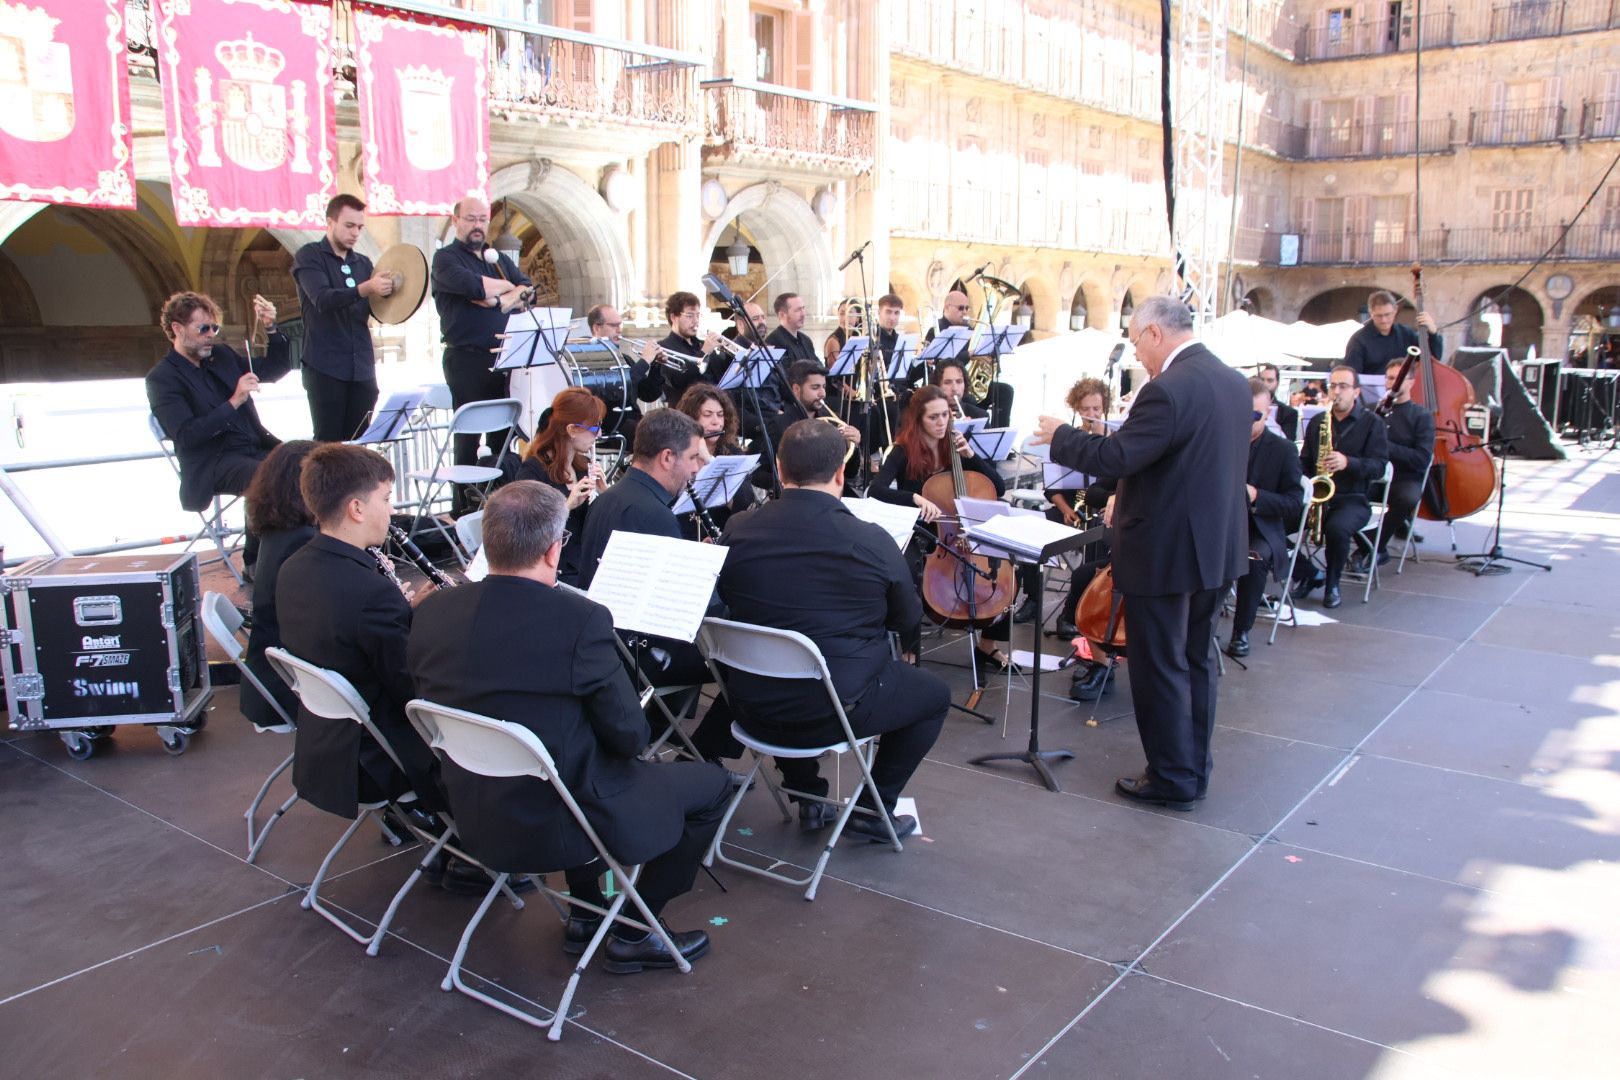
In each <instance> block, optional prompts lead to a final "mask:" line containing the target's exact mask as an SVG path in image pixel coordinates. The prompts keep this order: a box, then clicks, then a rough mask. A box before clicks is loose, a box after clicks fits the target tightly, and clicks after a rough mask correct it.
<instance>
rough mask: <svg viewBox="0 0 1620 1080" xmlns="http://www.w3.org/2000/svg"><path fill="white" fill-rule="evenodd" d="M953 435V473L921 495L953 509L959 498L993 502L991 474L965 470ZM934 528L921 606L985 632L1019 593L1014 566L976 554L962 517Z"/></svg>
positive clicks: (947, 621)
mask: <svg viewBox="0 0 1620 1080" xmlns="http://www.w3.org/2000/svg"><path fill="white" fill-rule="evenodd" d="M952 416H953V417H954V416H955V410H954V409H953V410H952ZM955 434H956V433H955V430H954V429H948V430H947V434H946V439H947V441H948V442H949V443H950V447H951V467H950V469H949V470H941V471H940V472H937V473H935V474H934V475H933V476H930V477H929V478H928V479H927V480H926V481H924V483H923V490H922V497H923V498H925V499H927V500H928V501H929V502H931V503H933V504H934V505H935V506H941V507H943V506H949V507H952V508H953V509H954V508H955V506H956V500H957V499H961V498H970V499H992V500H993V499H995V498H996V497H997V496H996V486H995V484H994V483H993V482H992V481H991V480H990V478H989V477H988V476H985V475H983V474H982V473H977V472H968V471H967V470H966V469H964V468H962V455H961V454H960V453H959V452H958V451H957V449H956V440H955V437H954V436H955ZM936 527H937V530H938V540H937V542H936V544H935V547H934V550H933V551H931V552H929V554H928V557H927V559H925V560H924V562H923V572H922V599H923V606H925V607H926V608H927V609H928V614H929V617H930V618H932V619H933V620H934V622H936V623H938V624H939V625H941V626H949V627H952V628H955V629H959V630H965V629H971V630H983V629H984V628H985V627H987V626H989V625H990V624H991V623H993V622H995V621H996V620H997V619H999V618H1001V616H1002V615H1004V614H1006V611H1007V609H1008V608H1009V607H1011V606H1012V602H1013V595H1014V593H1016V592H1017V589H1018V583H1017V580H1016V578H1015V577H1014V575H1013V568H1012V564H1011V563H1010V562H1008V561H1007V560H1005V559H990V558H988V557H987V556H984V555H975V554H974V553H973V549H972V547H971V546H970V545H969V544H968V541H967V537H966V536H965V535H964V534H963V532H962V523H961V519H960V518H959V517H957V516H956V515H955V514H954V513H953V514H941V515H940V517H939V521H938V523H937V526H936Z"/></svg>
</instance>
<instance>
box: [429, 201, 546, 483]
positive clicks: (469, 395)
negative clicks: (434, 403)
mask: <svg viewBox="0 0 1620 1080" xmlns="http://www.w3.org/2000/svg"><path fill="white" fill-rule="evenodd" d="M450 224H451V227H452V228H454V229H455V234H456V238H455V240H453V241H452V242H450V243H448V244H445V245H444V246H443V247H442V248H440V249H439V250H438V251H435V252H434V253H433V304H434V306H435V307H436V308H438V309H439V335H440V337H442V338H443V339H444V381H445V382H447V383H449V384H450V401H451V403H452V404H453V405H454V406H455V407H456V408H458V409H459V408H461V407H462V406H463V405H467V404H470V403H471V402H474V401H489V400H490V399H492V398H503V397H505V396H506V373H505V372H504V371H495V370H493V368H494V365H495V352H496V349H497V347H498V342H497V341H496V335H498V334H500V333H501V332H503V331H504V330H505V329H506V316H507V313H508V312H510V311H511V310H512V308H513V307H515V306H516V305H517V304H518V302H519V300H520V298H521V295H522V292H523V290H524V289H525V288H526V287H527V286H528V285H529V284H530V282H529V279H528V278H526V277H524V276H523V271H521V270H519V269H518V268H517V264H516V263H514V262H513V261H512V260H511V259H510V258H509V257H508V256H506V255H503V254H501V253H499V252H497V251H496V250H495V249H494V248H492V247H489V246H488V245H487V244H486V243H485V242H484V241H485V236H486V234H487V230H488V228H489V204H488V203H486V202H485V201H484V200H483V199H480V198H477V197H476V196H473V197H468V198H465V199H462V200H461V201H460V202H458V203H456V205H455V209H454V210H453V212H452V216H451V218H450ZM498 434H499V439H498V440H497V441H494V442H492V443H491V444H490V449H491V451H492V452H493V453H496V454H499V453H500V450H501V447H503V446H504V445H505V443H506V440H507V439H508V438H510V434H509V433H498ZM479 440H480V436H477V435H457V436H456V446H455V463H456V464H457V465H476V464H477V463H478V443H479ZM465 500H466V494H465V491H464V490H463V489H462V488H461V487H458V488H457V490H456V494H455V510H454V512H455V513H457V514H461V513H465V512H466V511H467V510H468V509H470V507H468V506H467V505H466V502H465Z"/></svg>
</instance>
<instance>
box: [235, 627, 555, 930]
mask: <svg viewBox="0 0 1620 1080" xmlns="http://www.w3.org/2000/svg"><path fill="white" fill-rule="evenodd" d="M264 655H265V656H266V657H268V658H269V660H270V666H271V667H272V668H274V669H275V671H276V674H278V675H280V676H281V678H282V679H283V680H284V681H285V682H286V683H287V685H288V686H290V687H292V688H293V691H294V692H295V693H297V695H298V700H299V701H301V702H303V703H304V708H306V709H308V710H309V711H310V712H312V713H314V714H315V715H317V716H324V717H328V718H329V719H333V720H353V721H354V722H356V723H358V724H360V725H361V726H362V727H363V728H365V730H366V734H368V735H370V736H371V737H372V738H373V739H375V740H376V741H377V745H378V746H380V747H382V749H383V752H384V753H386V754H387V755H388V758H389V760H390V761H392V762H393V763H394V767H395V768H396V769H399V770H400V772H401V773H403V772H404V771H405V767H404V765H402V764H401V763H400V760H399V755H398V754H397V753H395V752H394V747H393V745H392V744H391V743H390V742H389V741H388V739H387V737H386V736H384V735H383V733H382V732H381V731H379V730H378V729H377V725H376V724H374V723H372V720H371V710H370V708H369V707H368V706H367V705H366V702H365V699H364V698H362V697H361V696H360V693H359V691H357V690H355V688H354V686H353V684H351V683H350V682H349V680H348V679H345V678H344V677H343V676H342V675H339V674H338V673H337V672H335V671H328V670H327V669H326V668H323V667H317V666H315V665H314V664H311V663H310V662H309V661H307V660H301V659H299V658H298V657H296V656H294V655H293V654H292V653H290V652H288V651H287V650H286V649H280V648H271V649H266V650H265V653H264ZM416 801H417V796H416V793H415V792H414V791H410V792H406V793H405V794H404V795H401V796H399V797H398V798H395V799H383V800H381V801H377V802H363V803H360V804H359V808H360V813H359V814H357V815H356V816H355V819H354V821H353V822H352V823H351V824H350V825H349V827H348V828H347V829H346V830H344V833H343V835H342V836H341V837H339V838H338V842H337V843H336V844H333V845H332V850H330V851H328V852H327V853H326V858H325V859H323V860H321V866H320V869H319V870H317V871H316V873H315V879H314V880H313V881H311V882H310V883H309V888H308V889H307V890H306V891H305V893H304V899H303V902H302V904H301V906H302V907H304V908H305V909H307V910H310V911H314V912H316V913H317V914H319V915H320V916H321V917H322V918H324V919H326V920H327V921H328V922H330V923H331V924H332V925H333V926H336V927H337V928H338V929H339V930H342V931H343V932H344V933H345V934H347V935H349V937H351V938H353V939H354V940H355V941H358V942H359V943H360V944H362V945H364V946H365V947H366V955H367V956H376V955H377V951H378V949H380V948H381V946H382V939H383V936H384V935H385V934H387V933H388V927H389V925H390V924H392V923H393V921H394V915H395V913H396V912H398V911H399V905H400V903H401V902H402V901H404V899H405V894H406V893H408V892H410V891H411V888H412V887H413V886H414V885H415V884H416V883H417V881H418V880H420V879H421V877H422V874H423V872H424V871H426V870H427V868H428V866H429V865H430V864H431V863H432V862H433V860H434V859H436V858H438V856H439V855H440V853H441V852H445V851H448V852H449V853H450V854H452V855H454V856H456V857H457V858H459V859H462V860H463V861H465V862H468V863H471V864H472V865H473V866H476V867H479V868H480V869H482V870H484V871H485V872H486V873H488V874H489V875H490V877H491V878H495V877H496V876H497V875H495V874H494V873H493V872H491V871H489V869H488V868H487V867H485V866H484V865H483V864H482V863H480V862H478V860H476V859H474V858H472V857H471V856H469V855H467V854H466V853H465V852H463V851H461V850H459V849H458V848H456V847H455V846H453V845H452V844H451V843H450V841H451V839H452V838H453V837H454V836H455V825H454V823H453V822H451V821H450V820H448V818H447V816H446V815H443V814H441V815H439V816H440V818H441V819H443V820H444V824H445V828H444V830H443V831H442V832H441V833H440V834H439V835H438V836H433V835H432V834H431V833H426V832H423V831H421V830H419V829H418V828H417V827H416V826H415V825H414V824H413V823H412V822H411V819H410V817H409V816H408V815H407V814H406V813H404V812H403V811H405V810H407V809H408V808H409V807H410V806H411V804H413V803H415V802H416ZM390 806H392V807H396V808H398V809H399V810H400V811H402V812H401V813H400V815H399V817H400V820H402V821H403V822H404V823H405V825H406V827H407V828H409V829H410V830H411V832H412V833H413V834H414V835H415V836H416V838H417V839H418V840H420V841H421V842H422V843H423V844H424V845H426V847H427V853H426V854H425V855H423V856H422V858H421V860H420V861H419V862H418V863H417V864H416V867H415V868H414V869H413V870H412V871H411V874H410V876H409V877H408V878H406V879H405V883H404V884H403V885H401V886H400V887H399V890H398V891H397V892H395V893H394V898H393V899H392V900H391V901H390V902H389V904H388V910H387V911H386V912H384V913H383V917H382V919H381V920H379V921H378V923H377V928H376V929H375V930H374V931H373V932H372V933H370V934H366V933H362V932H361V931H359V930H356V929H355V928H354V927H352V926H350V925H349V924H348V923H347V922H345V921H344V920H343V919H341V918H339V917H338V915H337V914H336V913H334V912H333V911H332V910H331V909H329V908H327V907H326V906H325V905H323V904H322V903H321V899H320V891H321V883H322V882H324V881H325V880H326V875H327V872H328V871H329V870H330V869H331V867H332V861H333V860H334V859H336V858H337V856H338V852H340V851H342V850H343V848H344V845H346V844H347V843H348V842H349V838H350V837H352V836H353V835H354V834H355V832H357V831H358V830H359V828H360V826H361V825H362V824H363V823H364V822H365V820H366V819H367V818H369V817H371V816H373V815H380V814H381V812H382V811H383V810H385V809H387V808H388V807H390ZM379 820H380V818H379ZM499 884H500V885H501V887H502V888H504V887H505V885H506V875H504V874H503V875H500V880H499ZM496 891H500V890H499V889H497V890H496ZM507 896H508V897H509V898H510V899H511V901H512V906H513V907H516V908H521V907H522V906H523V901H522V899H520V898H519V897H518V896H517V895H516V894H515V893H512V892H511V890H510V889H508V890H507Z"/></svg>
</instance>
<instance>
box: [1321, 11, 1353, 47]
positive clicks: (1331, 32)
mask: <svg viewBox="0 0 1620 1080" xmlns="http://www.w3.org/2000/svg"><path fill="white" fill-rule="evenodd" d="M1351 14H1352V9H1351V8H1329V9H1328V13H1327V39H1328V44H1330V45H1339V44H1342V43H1343V42H1345V41H1348V40H1349V39H1350V16H1351Z"/></svg>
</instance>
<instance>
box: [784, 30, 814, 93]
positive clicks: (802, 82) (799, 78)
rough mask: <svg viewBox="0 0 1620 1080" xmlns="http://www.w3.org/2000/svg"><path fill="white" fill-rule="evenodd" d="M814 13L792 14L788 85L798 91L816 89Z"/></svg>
mask: <svg viewBox="0 0 1620 1080" xmlns="http://www.w3.org/2000/svg"><path fill="white" fill-rule="evenodd" d="M818 21H819V19H818V17H817V15H816V12H815V11H813V10H812V11H797V12H794V13H793V34H792V36H793V44H792V46H791V53H792V67H791V69H790V73H789V75H790V77H789V79H788V85H790V86H793V87H795V88H797V89H799V90H814V89H816V46H817V44H818V41H817V39H816V29H817V27H816V24H817V22H818Z"/></svg>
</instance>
